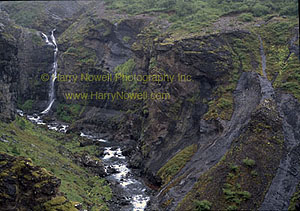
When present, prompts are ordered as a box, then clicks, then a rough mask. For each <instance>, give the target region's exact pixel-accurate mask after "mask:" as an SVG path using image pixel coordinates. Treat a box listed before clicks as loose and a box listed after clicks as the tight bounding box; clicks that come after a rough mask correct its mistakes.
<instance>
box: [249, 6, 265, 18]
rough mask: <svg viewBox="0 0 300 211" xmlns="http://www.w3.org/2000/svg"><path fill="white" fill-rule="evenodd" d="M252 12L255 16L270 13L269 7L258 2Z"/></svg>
mask: <svg viewBox="0 0 300 211" xmlns="http://www.w3.org/2000/svg"><path fill="white" fill-rule="evenodd" d="M252 13H253V15H254V16H255V17H261V16H263V15H267V14H269V8H268V7H266V6H264V5H261V4H256V5H255V6H254V7H253V8H252Z"/></svg>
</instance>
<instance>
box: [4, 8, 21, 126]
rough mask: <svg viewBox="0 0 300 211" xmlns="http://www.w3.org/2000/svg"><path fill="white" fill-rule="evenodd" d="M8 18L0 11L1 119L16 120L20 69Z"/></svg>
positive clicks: (15, 43)
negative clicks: (15, 109)
mask: <svg viewBox="0 0 300 211" xmlns="http://www.w3.org/2000/svg"><path fill="white" fill-rule="evenodd" d="M9 24H10V21H9V19H8V16H7V15H6V14H5V13H3V12H2V11H1V10H0V49H1V50H0V84H1V85H0V118H1V120H5V121H7V120H12V119H14V113H15V111H14V107H15V104H16V96H17V95H16V94H17V82H18V79H19V69H18V62H17V53H18V48H17V41H16V39H15V37H13V35H12V33H11V30H12V29H11V27H10V25H9Z"/></svg>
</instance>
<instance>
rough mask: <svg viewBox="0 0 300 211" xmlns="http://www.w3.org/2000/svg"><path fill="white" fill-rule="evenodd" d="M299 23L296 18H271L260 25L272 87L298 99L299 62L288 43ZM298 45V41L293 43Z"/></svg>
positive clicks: (299, 84)
mask: <svg viewBox="0 0 300 211" xmlns="http://www.w3.org/2000/svg"><path fill="white" fill-rule="evenodd" d="M297 26H298V27H299V23H298V20H297V19H283V18H273V19H272V20H271V21H270V22H269V23H268V24H266V25H264V26H263V27H261V29H260V30H259V32H257V33H260V34H261V37H262V39H263V44H264V49H265V54H266V59H267V74H268V78H269V80H275V81H274V87H275V88H280V89H282V90H285V91H286V92H288V93H291V94H293V95H294V97H296V98H297V99H298V101H300V88H299V87H300V80H299V79H300V63H299V58H298V57H297V55H296V54H295V53H294V52H292V53H291V54H290V51H289V45H290V43H291V40H292V38H294V37H295V36H296V32H297V29H296V27H297ZM293 44H294V45H298V42H296V43H293Z"/></svg>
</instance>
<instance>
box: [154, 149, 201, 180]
mask: <svg viewBox="0 0 300 211" xmlns="http://www.w3.org/2000/svg"><path fill="white" fill-rule="evenodd" d="M196 151H197V145H195V144H193V145H190V146H188V147H186V148H184V149H183V150H182V151H180V152H178V153H177V154H176V155H175V156H174V157H172V158H171V159H170V160H169V161H168V162H167V163H166V164H165V165H164V166H163V167H161V169H159V171H158V173H157V175H158V176H160V177H161V178H162V180H163V184H167V183H169V182H170V181H171V180H172V179H173V177H174V176H175V175H176V174H177V173H178V172H179V171H180V170H181V169H182V168H183V167H184V166H185V164H186V163H187V162H188V161H189V160H190V159H191V158H192V156H193V155H194V153H195V152H196Z"/></svg>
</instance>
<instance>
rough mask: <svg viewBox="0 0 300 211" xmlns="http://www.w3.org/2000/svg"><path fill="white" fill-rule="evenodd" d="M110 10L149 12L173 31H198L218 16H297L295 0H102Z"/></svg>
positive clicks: (251, 18) (128, 12)
mask: <svg viewBox="0 0 300 211" xmlns="http://www.w3.org/2000/svg"><path fill="white" fill-rule="evenodd" d="M105 2H106V3H107V5H108V8H110V9H117V10H119V11H121V12H124V13H127V14H132V15H133V14H143V13H149V14H153V15H157V13H159V15H160V18H163V19H167V20H168V21H170V22H172V23H173V25H172V28H171V29H172V30H176V29H177V30H180V29H183V30H187V31H189V32H199V31H201V30H202V28H203V27H207V26H209V25H210V24H211V23H212V22H214V21H215V20H217V19H218V18H219V17H221V16H226V15H239V18H240V19H241V20H242V21H244V22H248V21H252V20H254V19H255V18H266V19H267V18H269V17H271V16H272V15H281V16H297V14H298V10H297V8H298V7H297V1H296V0H277V1H272V0H264V1H263V0H201V1H199V0H160V1H159V0H105Z"/></svg>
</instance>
